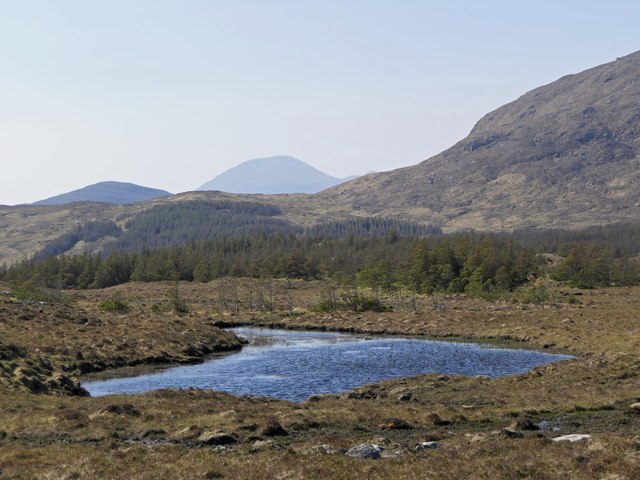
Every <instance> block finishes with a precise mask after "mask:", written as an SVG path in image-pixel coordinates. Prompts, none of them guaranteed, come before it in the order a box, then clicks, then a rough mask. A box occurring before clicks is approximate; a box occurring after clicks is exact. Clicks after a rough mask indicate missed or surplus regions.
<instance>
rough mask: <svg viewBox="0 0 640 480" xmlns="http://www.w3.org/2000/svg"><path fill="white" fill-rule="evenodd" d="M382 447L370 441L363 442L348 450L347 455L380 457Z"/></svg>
mask: <svg viewBox="0 0 640 480" xmlns="http://www.w3.org/2000/svg"><path fill="white" fill-rule="evenodd" d="M381 451H382V449H381V448H380V446H379V445H372V444H370V443H362V444H360V445H358V446H357V447H353V448H350V449H349V450H347V455H349V456H350V457H354V458H366V459H375V458H380V452H381Z"/></svg>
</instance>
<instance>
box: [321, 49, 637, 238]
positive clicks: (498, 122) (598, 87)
mask: <svg viewBox="0 0 640 480" xmlns="http://www.w3.org/2000/svg"><path fill="white" fill-rule="evenodd" d="M639 151H640V52H636V53H633V54H631V55H628V56H626V57H622V58H619V59H617V60H616V61H613V62H611V63H607V64H605V65H601V66H598V67H595V68H592V69H590V70H586V71H584V72H582V73H579V74H576V75H568V76H566V77H563V78H561V79H559V80H557V81H555V82H553V83H551V84H549V85H546V86H543V87H540V88H537V89H535V90H533V91H531V92H528V93H526V94H525V95H523V96H522V97H520V98H519V99H517V100H516V101H514V102H511V103H509V104H507V105H504V106H503V107H500V108H499V109H497V110H495V111H493V112H491V113H489V114H488V115H486V116H485V117H483V118H482V119H481V120H480V121H479V122H478V123H477V124H476V126H475V127H474V128H473V130H472V131H471V133H470V134H469V136H468V137H467V138H465V139H463V140H462V141H460V142H458V143H457V144H455V145H454V146H453V147H451V148H449V149H448V150H445V151H444V152H442V153H440V154H439V155H436V156H434V157H432V158H429V159H428V160H425V161H424V162H422V163H420V164H418V165H416V166H413V167H408V168H403V169H399V170H394V171H391V172H385V173H379V174H376V175H368V176H366V177H363V178H361V179H357V180H355V181H352V182H349V183H346V184H343V185H339V186H337V187H334V188H332V189H330V190H328V191H326V192H322V193H321V194H319V198H318V200H319V201H320V200H324V201H325V202H333V203H334V204H337V205H351V206H352V207H354V208H358V209H359V210H361V211H362V210H364V211H367V212H376V213H377V212H380V211H384V212H385V214H386V215H389V213H391V212H394V213H396V214H398V215H404V216H407V217H411V218H413V219H421V220H426V219H429V220H430V221H432V220H437V222H436V223H440V224H441V225H443V226H444V227H445V229H446V230H456V229H462V228H476V229H481V230H486V229H511V228H522V227H539V226H545V227H548V226H558V227H578V226H585V225H589V224H600V223H607V222H613V221H618V220H638V219H640V210H639V209H638V207H639V206H640V188H639V187H640V183H639V182H640V163H639V158H638V153H639Z"/></svg>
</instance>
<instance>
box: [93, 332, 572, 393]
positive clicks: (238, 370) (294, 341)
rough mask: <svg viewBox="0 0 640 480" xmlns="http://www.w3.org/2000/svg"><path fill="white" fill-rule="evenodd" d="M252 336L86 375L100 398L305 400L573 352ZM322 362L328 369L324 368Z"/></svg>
mask: <svg viewBox="0 0 640 480" xmlns="http://www.w3.org/2000/svg"><path fill="white" fill-rule="evenodd" d="M236 328H237V329H236V330H234V331H233V332H232V333H233V334H234V335H237V336H239V337H240V338H243V337H246V338H248V339H249V344H248V346H247V347H246V349H243V350H241V351H239V352H236V353H235V355H214V356H210V357H208V358H207V359H206V361H203V362H199V363H198V364H196V365H192V366H178V367H173V368H170V369H163V370H158V369H151V370H149V369H144V368H142V369H135V370H131V369H128V370H126V371H120V372H118V371H114V372H109V373H107V374H106V375H102V376H100V377H98V378H96V377H93V378H87V377H85V378H84V379H83V380H85V382H86V383H83V387H84V388H86V389H87V390H89V392H90V393H91V394H92V395H93V396H102V395H113V394H136V393H144V392H147V391H151V390H157V389H163V388H180V389H184V388H200V389H213V390H219V391H225V392H227V393H231V394H233V395H250V396H259V397H263V396H264V397H275V398H280V399H284V400H289V401H303V400H305V399H306V398H308V397H309V396H315V395H323V394H340V393H343V392H347V391H350V390H352V389H354V388H358V387H360V386H362V385H369V384H371V385H373V384H376V383H378V382H380V381H384V380H389V379H394V378H395V379H401V378H406V377H411V376H416V375H423V374H446V375H461V376H471V377H473V376H487V377H488V378H494V377H501V376H508V375H518V374H521V373H526V372H529V371H530V370H531V369H533V368H535V367H537V366H541V365H547V364H551V363H556V362H561V361H566V360H573V359H574V357H573V356H569V355H558V354H552V353H549V352H541V351H537V350H526V349H522V348H515V349H514V348H507V347H506V345H505V344H502V345H498V344H496V343H495V342H493V343H492V342H469V341H450V340H442V339H429V338H426V337H425V336H415V335H404V336H398V335H394V336H392V335H372V334H369V333H365V334H362V333H355V334H354V333H351V332H348V333H344V332H326V331H318V330H299V329H298V330H293V329H274V328H264V327H256V326H253V325H251V326H243V327H236ZM318 365H322V368H318Z"/></svg>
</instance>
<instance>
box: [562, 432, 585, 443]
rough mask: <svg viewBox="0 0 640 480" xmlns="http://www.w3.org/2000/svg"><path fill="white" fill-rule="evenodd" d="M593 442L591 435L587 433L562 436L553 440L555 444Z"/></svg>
mask: <svg viewBox="0 0 640 480" xmlns="http://www.w3.org/2000/svg"><path fill="white" fill-rule="evenodd" d="M589 440H591V435H588V434H586V433H572V434H571V435H562V436H561V437H556V438H554V439H553V441H554V442H587V441H589Z"/></svg>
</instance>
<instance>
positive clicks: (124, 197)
mask: <svg viewBox="0 0 640 480" xmlns="http://www.w3.org/2000/svg"><path fill="white" fill-rule="evenodd" d="M168 195H171V193H169V192H167V191H166V190H160V189H157V188H149V187H143V186H141V185H136V184H135V183H129V182H116V181H105V182H98V183H94V184H92V185H87V186H86V187H83V188H79V189H77V190H72V191H70V192H66V193H61V194H60V195H55V196H53V197H49V198H45V199H43V200H38V201H37V202H34V203H33V205H63V204H66V203H72V202H100V203H113V204H119V205H120V204H128V203H136V202H142V201H146V200H152V199H154V198H158V197H163V196H168Z"/></svg>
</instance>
